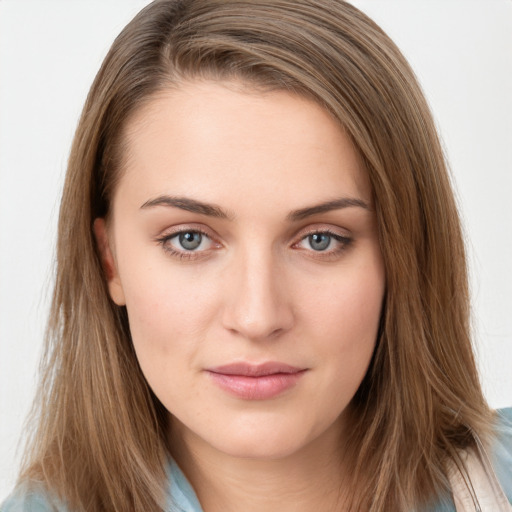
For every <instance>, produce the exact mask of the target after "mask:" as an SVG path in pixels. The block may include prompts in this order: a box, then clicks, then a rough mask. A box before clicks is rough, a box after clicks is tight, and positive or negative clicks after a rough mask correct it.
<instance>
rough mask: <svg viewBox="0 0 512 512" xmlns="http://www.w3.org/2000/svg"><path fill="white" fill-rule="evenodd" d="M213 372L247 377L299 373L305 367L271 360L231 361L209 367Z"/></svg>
mask: <svg viewBox="0 0 512 512" xmlns="http://www.w3.org/2000/svg"><path fill="white" fill-rule="evenodd" d="M207 370H208V371H210V372H213V373H220V374H223V375H242V376H245V377H262V376H264V375H274V374H276V373H298V372H300V371H303V370H305V368H298V367H296V366H291V365H289V364H285V363H279V362H274V361H269V362H266V363H261V364H251V363H243V362H241V363H231V364H225V365H222V366H215V367H212V368H208V369H207Z"/></svg>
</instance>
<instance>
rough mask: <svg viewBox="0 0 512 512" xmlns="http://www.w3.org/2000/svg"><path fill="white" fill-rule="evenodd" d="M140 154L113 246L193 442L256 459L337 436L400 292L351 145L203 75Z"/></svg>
mask: <svg viewBox="0 0 512 512" xmlns="http://www.w3.org/2000/svg"><path fill="white" fill-rule="evenodd" d="M126 142H127V148H128V150H127V153H126V155H125V160H126V161H125V164H124V167H123V174H122V177H121V180H120V183H119V185H118V187H117V190H116V192H115V194H114V198H113V206H112V217H111V219H110V222H109V223H108V226H107V227H105V224H104V222H103V221H102V220H101V219H100V220H98V221H97V222H96V223H95V229H96V235H97V237H98V240H99V243H100V247H102V248H103V249H102V251H103V257H104V261H105V265H106V267H107V270H108V271H107V274H108V276H109V277H108V279H109V289H110V293H111V297H112V299H113V300H114V301H115V302H116V303H117V304H119V305H126V308H127V311H128V317H129V322H130V329H131V333H132V337H133V344H134V347H135V351H136V354H137V357H138V360H139V362H140V366H141V368H142V371H143V372H144V375H145V377H146V379H147V381H148V383H149V385H150V387H151V388H152V389H153V391H154V393H155V395H156V396H157V397H158V398H159V399H160V401H161V402H162V403H163V404H164V406H165V407H166V408H167V410H168V411H169V412H170V413H171V414H172V416H173V418H174V422H173V424H174V425H175V428H176V429H177V430H178V432H179V434H180V435H181V436H182V438H183V439H184V440H185V442H188V443H191V444H193V443H195V444H196V445H197V446H199V445H202V446H205V447H208V448H209V449H211V450H214V451H220V452H223V453H224V455H225V454H228V455H232V456H236V457H256V458H278V457H284V456H287V455H291V454H294V453H296V452H298V451H300V450H301V449H304V448H305V447H306V446H308V445H310V443H312V442H313V441H319V440H321V439H328V438H329V439H332V440H334V439H335V438H338V437H339V434H340V431H341V430H342V428H343V424H344V411H345V409H346V407H347V405H348V404H349V402H350V400H351V399H352V397H353V396H354V393H355V392H356V390H357V388H358V387H359V385H360V383H361V380H362V379H363V377H364V375H365V372H366V370H367V367H368V365H369V362H370V359H371V356H372V352H373V349H374V346H375V341H376V336H377V330H378V324H379V317H380V313H381V306H382V300H383V295H384V287H385V276H384V269H383V262H382V256H381V252H380V249H379V243H378V234H377V226H376V220H375V214H374V211H373V207H372V199H371V190H370V186H369V182H368V178H367V176H366V172H365V170H364V169H363V167H362V164H361V162H360V160H359V158H358V155H357V154H356V152H355V150H354V148H353V146H352V144H351V142H350V141H349V138H348V137H347V136H346V135H345V134H344V133H343V131H342V130H341V129H340V127H339V126H338V125H337V124H336V123H335V122H334V121H333V120H332V119H331V117H330V116H329V115H328V114H327V113H326V112H325V111H324V110H323V109H322V108H320V107H319V106H318V105H317V104H316V103H314V102H312V101H309V100H306V99H304V98H301V97H298V96H295V95H292V94H290V93H287V92H269V93H265V94H262V93H257V92H255V91H254V90H250V89H243V88H242V87H241V86H240V84H238V87H235V86H234V84H232V83H231V84H229V83H219V82H205V81H203V82H191V83H186V84H184V85H182V86H181V87H180V88H179V89H177V90H172V91H171V90H169V91H168V92H167V93H165V94H161V95H160V96H159V97H157V98H155V99H154V100H152V101H151V102H150V103H149V104H147V105H146V106H144V107H143V108H142V109H141V110H140V111H139V112H138V114H137V115H136V116H135V117H134V118H133V119H131V121H130V122H129V124H128V126H127V130H126Z"/></svg>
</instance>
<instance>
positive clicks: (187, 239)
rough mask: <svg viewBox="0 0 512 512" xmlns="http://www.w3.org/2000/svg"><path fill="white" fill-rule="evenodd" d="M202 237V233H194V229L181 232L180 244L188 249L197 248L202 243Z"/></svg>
mask: <svg viewBox="0 0 512 512" xmlns="http://www.w3.org/2000/svg"><path fill="white" fill-rule="evenodd" d="M202 238H203V237H202V235H201V233H194V232H193V231H189V232H188V233H181V234H180V236H179V240H180V245H181V246H182V247H183V249H186V250H187V251H192V250H194V249H197V248H198V247H199V246H200V245H201V240H202Z"/></svg>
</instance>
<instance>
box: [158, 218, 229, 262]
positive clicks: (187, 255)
mask: <svg viewBox="0 0 512 512" xmlns="http://www.w3.org/2000/svg"><path fill="white" fill-rule="evenodd" d="M187 232H194V233H200V234H201V235H203V236H206V237H207V238H208V239H209V240H210V242H211V244H212V245H213V247H210V248H208V249H203V250H201V251H187V250H185V249H183V250H180V249H177V248H175V247H173V246H170V245H167V244H166V242H168V241H169V240H171V239H173V238H175V237H176V236H178V235H180V234H181V233H187ZM154 240H155V242H157V243H158V244H160V245H161V246H162V248H163V250H164V251H165V252H166V253H168V254H169V255H171V256H174V257H177V258H180V259H198V258H202V257H205V256H206V255H207V253H209V252H210V251H211V250H212V249H218V248H220V247H222V244H221V243H220V242H219V240H218V237H217V236H216V235H215V234H213V233H212V231H211V230H210V229H208V228H205V227H204V226H202V225H199V224H194V223H191V224H179V225H177V226H172V227H170V228H167V229H165V230H163V231H162V232H161V233H160V234H159V235H157V236H156V237H155V239H154Z"/></svg>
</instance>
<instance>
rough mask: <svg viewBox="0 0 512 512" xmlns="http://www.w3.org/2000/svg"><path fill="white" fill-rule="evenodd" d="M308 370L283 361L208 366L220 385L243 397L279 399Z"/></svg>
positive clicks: (214, 379) (208, 371) (213, 377)
mask: <svg viewBox="0 0 512 512" xmlns="http://www.w3.org/2000/svg"><path fill="white" fill-rule="evenodd" d="M306 371H307V368H299V367H296V366H291V365H288V364H284V363H279V362H267V363H263V364H257V365H254V364H249V363H233V364H228V365H223V366H216V367H213V368H208V369H206V372H207V374H208V375H209V377H210V378H211V379H212V381H213V382H214V383H215V384H216V385H217V386H219V387H220V388H221V389H222V390H223V391H225V392H227V393H229V394H230V395H233V396H235V397H237V398H240V399H243V400H269V399H271V398H275V397H277V396H279V395H281V394H283V393H284V392H285V391H288V390H289V389H291V388H293V387H294V386H295V385H296V384H297V383H298V382H299V380H300V379H301V377H302V376H303V375H304V373H306Z"/></svg>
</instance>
